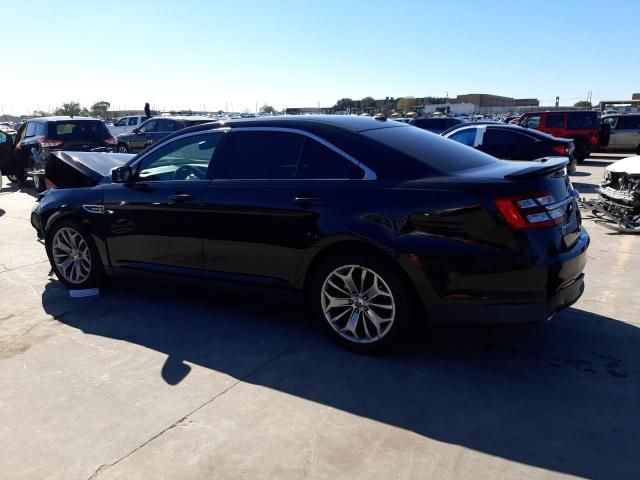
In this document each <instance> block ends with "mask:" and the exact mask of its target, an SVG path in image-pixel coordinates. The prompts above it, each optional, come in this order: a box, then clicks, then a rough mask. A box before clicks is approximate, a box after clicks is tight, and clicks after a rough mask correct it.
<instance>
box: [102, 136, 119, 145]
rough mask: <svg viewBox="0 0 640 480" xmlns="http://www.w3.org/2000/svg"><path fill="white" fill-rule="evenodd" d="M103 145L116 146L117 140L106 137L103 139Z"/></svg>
mask: <svg viewBox="0 0 640 480" xmlns="http://www.w3.org/2000/svg"><path fill="white" fill-rule="evenodd" d="M104 143H106V144H108V145H117V144H118V140H116V139H115V137H107V138H105V139H104Z"/></svg>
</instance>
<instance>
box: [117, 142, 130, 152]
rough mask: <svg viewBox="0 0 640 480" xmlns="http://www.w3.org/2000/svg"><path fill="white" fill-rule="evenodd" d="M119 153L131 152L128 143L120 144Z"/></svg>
mask: <svg viewBox="0 0 640 480" xmlns="http://www.w3.org/2000/svg"><path fill="white" fill-rule="evenodd" d="M118 153H129V147H127V144H126V143H119V144H118Z"/></svg>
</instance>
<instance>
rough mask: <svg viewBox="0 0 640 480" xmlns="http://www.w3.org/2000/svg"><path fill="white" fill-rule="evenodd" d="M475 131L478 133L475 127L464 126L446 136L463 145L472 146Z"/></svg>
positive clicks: (474, 140) (474, 139)
mask: <svg viewBox="0 0 640 480" xmlns="http://www.w3.org/2000/svg"><path fill="white" fill-rule="evenodd" d="M477 133H478V129H477V128H464V129H462V130H458V131H457V132H455V133H452V134H451V135H449V136H448V137H447V138H450V139H451V140H455V141H456V142H459V143H462V144H463V145H467V146H469V147H473V146H474V145H475V142H476V134H477Z"/></svg>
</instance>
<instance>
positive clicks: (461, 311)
mask: <svg viewBox="0 0 640 480" xmlns="http://www.w3.org/2000/svg"><path fill="white" fill-rule="evenodd" d="M582 292H584V274H580V276H578V278H576V279H575V280H574V281H573V282H572V283H571V284H569V285H567V286H565V287H564V288H562V289H560V290H558V291H557V292H556V293H555V294H554V295H553V297H551V298H550V299H549V300H547V301H546V302H542V303H528V304H502V305H464V306H463V305H432V306H431V307H430V308H429V314H430V318H432V319H433V320H434V323H443V324H522V323H539V322H544V321H545V320H548V319H550V318H551V317H552V316H553V315H554V314H555V313H556V312H558V311H560V310H563V309H565V308H568V307H570V306H571V305H573V304H574V303H575V302H577V301H578V299H579V298H580V297H581V296H582Z"/></svg>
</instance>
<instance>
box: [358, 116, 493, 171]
mask: <svg viewBox="0 0 640 480" xmlns="http://www.w3.org/2000/svg"><path fill="white" fill-rule="evenodd" d="M362 134H363V135H365V136H367V137H369V138H371V139H373V140H376V141H378V142H381V143H383V144H385V145H387V146H389V147H391V148H393V149H394V150H397V151H400V152H402V153H404V154H405V155H408V156H410V157H412V158H414V159H416V160H418V161H419V162H421V163H423V164H425V165H428V166H429V167H431V168H434V169H436V170H439V171H441V172H455V171H458V170H464V169H467V168H474V167H480V166H482V165H487V164H491V163H495V162H497V161H498V160H496V159H495V158H493V157H491V156H489V155H486V154H484V153H482V152H479V151H477V150H476V149H474V148H471V147H467V146H466V145H462V144H461V143H458V142H456V141H455V140H449V139H447V138H444V137H441V136H440V135H436V134H435V133H430V132H427V131H426V130H422V129H420V128H416V127H400V126H398V127H392V128H379V129H377V130H368V131H365V132H362Z"/></svg>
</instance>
